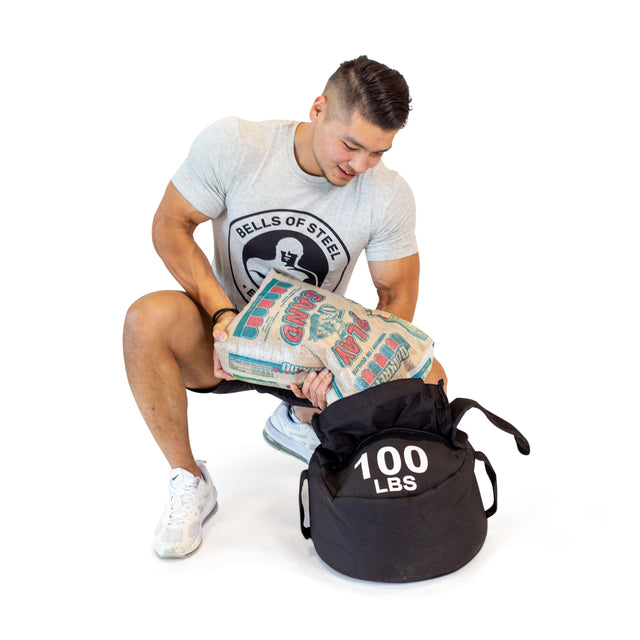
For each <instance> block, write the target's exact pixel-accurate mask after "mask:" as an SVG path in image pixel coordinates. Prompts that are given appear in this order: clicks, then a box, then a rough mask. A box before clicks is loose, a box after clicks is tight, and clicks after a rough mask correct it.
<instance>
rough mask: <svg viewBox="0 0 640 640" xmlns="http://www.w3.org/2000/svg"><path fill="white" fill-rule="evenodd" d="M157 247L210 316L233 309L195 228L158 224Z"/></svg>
mask: <svg viewBox="0 0 640 640" xmlns="http://www.w3.org/2000/svg"><path fill="white" fill-rule="evenodd" d="M153 244H154V246H155V248H156V251H157V252H158V255H159V256H160V257H161V258H162V261H163V262H164V264H165V266H166V267H167V269H168V270H169V272H170V273H171V275H172V276H173V277H174V278H175V279H176V280H177V281H178V283H179V284H180V286H182V288H183V289H184V290H185V292H186V293H187V294H188V295H189V296H190V297H192V298H193V299H194V300H196V301H197V302H198V303H199V304H200V305H201V306H202V307H203V309H204V310H205V311H206V312H207V313H208V314H209V315H213V314H214V313H215V312H216V311H217V310H218V309H220V308H223V307H232V306H233V305H232V304H231V301H230V300H229V297H228V296H227V294H226V293H225V291H224V290H223V289H222V287H221V286H220V283H219V282H218V280H217V279H216V277H215V276H214V274H213V269H212V268H211V264H210V263H209V260H208V258H207V256H206V255H205V254H204V252H203V251H202V249H201V248H200V247H199V246H198V244H197V243H196V241H195V240H194V239H193V229H185V228H181V227H180V226H179V225H176V224H171V223H167V222H164V221H155V222H154V226H153Z"/></svg>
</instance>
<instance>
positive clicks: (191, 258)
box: [152, 182, 233, 380]
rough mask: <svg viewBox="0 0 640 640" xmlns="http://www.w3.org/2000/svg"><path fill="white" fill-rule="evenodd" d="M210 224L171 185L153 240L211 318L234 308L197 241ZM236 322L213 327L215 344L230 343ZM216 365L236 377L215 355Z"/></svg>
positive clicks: (216, 370) (224, 321)
mask: <svg viewBox="0 0 640 640" xmlns="http://www.w3.org/2000/svg"><path fill="white" fill-rule="evenodd" d="M209 220H210V218H209V217H208V216H205V215H204V214H203V213H201V212H200V211H198V210H197V209H195V208H194V207H193V206H192V205H191V204H190V203H189V202H188V201H187V200H186V199H185V198H184V197H183V196H182V195H181V194H180V192H179V191H178V190H177V189H176V188H175V186H174V185H173V183H172V182H170V183H169V185H168V186H167V189H166V191H165V194H164V197H163V198H162V201H161V202H160V205H159V206H158V210H157V211H156V214H155V216H154V218H153V229H152V236H153V245H154V247H155V248H156V251H157V252H158V254H159V255H160V257H161V258H162V261H163V262H164V264H165V265H166V267H167V269H168V270H169V271H170V273H171V274H172V275H173V277H174V278H175V279H176V280H177V281H178V282H179V283H180V285H181V286H182V287H183V288H184V290H185V291H186V293H187V294H188V295H189V296H190V297H191V298H193V299H194V300H196V301H197V302H198V303H199V304H200V306H201V307H202V308H203V309H204V310H205V312H206V313H207V314H208V315H209V317H211V316H213V314H215V312H216V311H218V310H219V309H223V308H231V307H233V304H232V303H231V300H230V299H229V296H228V295H227V294H226V293H225V291H224V289H223V288H222V287H221V286H220V283H219V282H218V280H217V278H216V277H215V276H214V275H213V269H212V268H211V264H210V263H209V260H208V258H207V256H206V255H205V254H204V252H203V251H202V249H200V247H199V246H198V244H197V243H196V241H195V239H194V237H193V233H194V231H195V229H196V227H197V226H198V225H199V224H202V223H203V222H207V221H209ZM232 319H233V315H232V314H231V313H225V314H224V315H222V316H221V318H220V319H219V321H218V323H217V324H216V325H215V327H213V337H214V339H215V340H224V339H226V333H225V329H226V328H227V325H228V324H229V323H230V322H231V320H232ZM213 361H214V374H215V375H216V377H218V378H223V379H225V380H230V379H231V378H232V376H231V375H230V374H228V373H226V372H225V371H224V370H223V369H222V367H221V366H220V360H219V359H218V356H217V355H216V354H215V352H214V354H213Z"/></svg>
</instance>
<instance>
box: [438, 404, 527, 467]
mask: <svg viewBox="0 0 640 640" xmlns="http://www.w3.org/2000/svg"><path fill="white" fill-rule="evenodd" d="M450 407H451V418H452V424H453V429H454V433H455V429H456V428H457V426H458V423H459V422H460V420H461V419H462V416H463V415H464V414H465V413H466V412H467V411H469V409H474V408H475V409H480V411H482V413H484V415H485V416H486V417H487V419H488V420H489V422H491V423H492V424H493V425H495V426H496V427H498V429H502V431H505V432H506V433H509V434H511V435H512V436H513V437H514V438H515V441H516V445H517V446H518V451H519V452H520V453H521V454H522V455H525V456H528V455H529V452H530V451H531V448H530V447H529V442H528V441H527V439H526V438H525V437H524V436H523V435H522V434H521V433H520V432H519V431H518V430H517V429H516V428H515V427H514V426H513V425H512V424H510V423H509V422H507V421H506V420H503V419H502V418H501V417H500V416H497V415H495V413H491V411H487V410H486V409H485V408H484V407H483V406H482V405H480V404H479V403H477V402H476V401H475V400H469V398H456V399H455V400H452V401H451V403H450Z"/></svg>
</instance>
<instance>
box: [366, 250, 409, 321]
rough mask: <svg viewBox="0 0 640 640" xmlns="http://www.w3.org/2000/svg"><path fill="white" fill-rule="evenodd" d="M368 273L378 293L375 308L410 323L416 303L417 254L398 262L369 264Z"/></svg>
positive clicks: (386, 261) (389, 261)
mask: <svg viewBox="0 0 640 640" xmlns="http://www.w3.org/2000/svg"><path fill="white" fill-rule="evenodd" d="M369 272H370V273H371V278H372V280H373V284H374V286H375V288H376V290H377V292H378V306H377V307H376V308H377V309H381V310H382V311H388V312H389V313H392V314H393V315H395V316H398V317H399V318H402V319H404V320H408V321H409V322H411V321H412V320H413V314H414V313H415V310H416V304H417V302H418V285H419V279H420V258H419V256H418V254H417V253H415V254H413V255H412V256H407V257H406V258H400V259H399V260H384V261H379V262H369Z"/></svg>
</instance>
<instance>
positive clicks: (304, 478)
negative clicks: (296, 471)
mask: <svg viewBox="0 0 640 640" xmlns="http://www.w3.org/2000/svg"><path fill="white" fill-rule="evenodd" d="M308 479H309V472H308V471H307V469H305V470H304V471H303V472H302V473H301V474H300V488H299V490H298V506H299V507H300V531H302V535H303V536H304V537H305V539H306V540H308V539H309V538H310V537H311V527H305V525H304V505H303V504H302V487H303V486H304V483H305V481H307V480H308Z"/></svg>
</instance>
